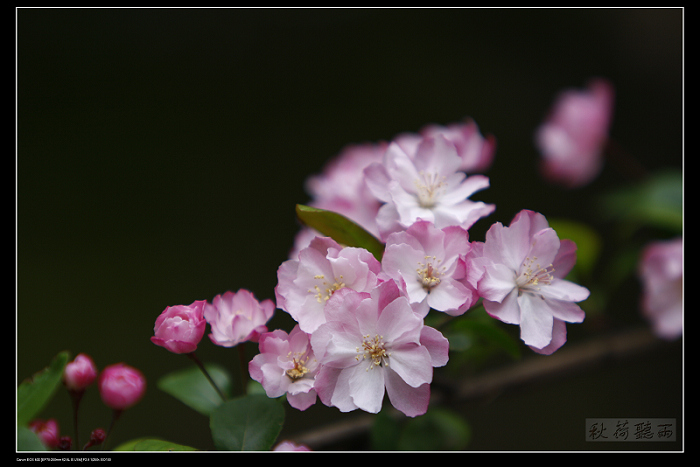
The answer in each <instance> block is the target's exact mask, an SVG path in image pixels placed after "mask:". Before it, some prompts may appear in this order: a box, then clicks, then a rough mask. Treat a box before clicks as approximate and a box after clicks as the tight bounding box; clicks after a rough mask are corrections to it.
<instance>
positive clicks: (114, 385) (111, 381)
mask: <svg viewBox="0 0 700 467" xmlns="http://www.w3.org/2000/svg"><path fill="white" fill-rule="evenodd" d="M97 386H98V388H99V390H100V397H101V398H102V402H104V404H105V405H106V406H107V407H110V408H111V409H114V410H120V411H121V410H126V409H128V408H130V407H132V406H133V405H135V404H136V403H137V402H139V401H140V400H141V398H142V397H143V395H144V393H145V392H146V378H144V376H143V373H141V372H140V371H139V370H137V369H136V368H133V367H131V366H129V365H126V364H124V363H115V364H113V365H109V366H108V367H106V368H105V369H104V370H102V373H100V377H99V379H98V382H97Z"/></svg>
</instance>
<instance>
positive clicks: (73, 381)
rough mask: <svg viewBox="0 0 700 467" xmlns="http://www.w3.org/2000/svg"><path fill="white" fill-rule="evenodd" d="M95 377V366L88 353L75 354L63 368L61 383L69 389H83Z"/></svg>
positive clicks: (78, 390)
mask: <svg viewBox="0 0 700 467" xmlns="http://www.w3.org/2000/svg"><path fill="white" fill-rule="evenodd" d="M96 378H97V367H95V363H94V362H93V361H92V358H90V357H89V356H88V355H85V354H83V353H81V354H78V355H76V357H75V359H73V361H72V362H70V363H68V364H67V365H66V367H65V369H64V370H63V383H64V384H65V385H66V388H68V390H69V391H76V392H80V391H84V390H85V389H86V388H87V387H88V386H90V385H91V384H92V383H93V382H94V381H95V379H96Z"/></svg>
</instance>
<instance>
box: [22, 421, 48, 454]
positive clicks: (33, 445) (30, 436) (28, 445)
mask: <svg viewBox="0 0 700 467" xmlns="http://www.w3.org/2000/svg"><path fill="white" fill-rule="evenodd" d="M17 450H18V451H48V449H46V446H44V444H43V443H42V442H41V440H40V439H39V437H38V436H37V435H36V433H34V432H33V431H32V430H30V429H29V428H28V427H26V426H18V427H17Z"/></svg>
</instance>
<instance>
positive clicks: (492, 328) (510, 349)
mask: <svg viewBox="0 0 700 467" xmlns="http://www.w3.org/2000/svg"><path fill="white" fill-rule="evenodd" d="M446 334H447V338H448V339H449V341H450V348H452V345H453V341H456V342H457V343H459V342H462V341H464V342H466V344H465V348H463V349H455V350H471V347H472V346H473V345H476V342H481V343H482V345H484V344H486V345H487V346H489V347H491V348H496V349H499V350H502V351H504V352H506V353H507V354H508V355H510V356H511V357H513V358H515V359H517V358H520V343H519V341H517V340H515V339H513V337H512V336H511V335H510V334H508V333H507V332H506V331H504V330H503V329H502V328H501V326H500V322H499V321H497V320H495V319H493V318H491V317H490V316H488V314H487V313H486V311H485V310H484V309H483V308H478V309H476V310H473V311H470V312H469V314H467V315H466V316H464V317H463V318H462V319H458V320H455V321H453V322H452V323H450V328H449V331H447V333H446ZM455 338H456V339H455Z"/></svg>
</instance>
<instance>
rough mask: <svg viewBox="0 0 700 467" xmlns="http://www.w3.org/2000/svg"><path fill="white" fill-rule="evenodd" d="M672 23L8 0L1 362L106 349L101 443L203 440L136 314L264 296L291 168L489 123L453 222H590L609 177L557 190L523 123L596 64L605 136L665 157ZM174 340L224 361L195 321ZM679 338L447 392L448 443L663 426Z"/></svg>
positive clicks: (288, 207) (651, 159) (98, 412)
mask: <svg viewBox="0 0 700 467" xmlns="http://www.w3.org/2000/svg"><path fill="white" fill-rule="evenodd" d="M682 28H683V10H681V9H646V10H638V9H553V10H550V9H524V10H521V9H332V10H325V9H291V10H285V9H252V10H249V9H108V8H106V9H29V8H21V9H18V10H17V117H18V118H17V138H18V141H17V172H16V174H17V198H16V199H17V249H16V255H17V256H16V258H17V304H16V318H17V346H16V350H17V379H18V382H19V381H20V380H21V379H23V378H25V377H27V376H29V375H31V374H32V373H33V372H35V371H37V370H38V369H40V368H42V367H44V366H46V365H47V364H48V363H49V361H50V360H51V358H52V357H53V356H54V355H55V354H56V353H57V352H58V351H60V350H69V351H71V352H72V353H73V354H77V353H79V352H86V353H88V354H90V355H92V357H93V358H94V360H95V362H96V364H97V365H98V366H99V367H100V368H102V367H104V366H106V365H108V364H111V363H115V362H118V361H124V362H126V363H128V364H130V365H133V366H135V367H137V368H140V369H141V370H143V371H144V373H145V374H146V376H147V378H148V384H149V387H148V392H147V394H146V396H145V398H144V399H143V401H142V402H141V403H140V404H139V405H138V406H136V407H135V408H133V409H131V410H129V411H128V412H127V413H125V414H124V415H123V417H122V419H121V420H120V422H119V424H118V425H117V427H116V428H115V431H114V433H113V439H112V440H111V442H113V443H115V444H116V443H118V442H121V441H126V440H128V439H131V438H133V437H137V436H160V437H163V438H165V439H168V440H170V441H173V442H178V443H182V444H188V445H192V446H194V447H199V448H202V449H210V448H211V436H210V433H209V428H208V422H207V420H206V419H204V418H203V417H201V416H199V415H198V414H196V413H193V412H192V411H191V410H189V409H188V408H186V407H184V406H183V405H182V404H180V403H179V402H178V401H175V400H174V399H173V398H171V397H170V396H168V395H166V394H163V393H162V392H160V391H159V390H158V389H157V388H156V380H157V379H158V378H159V377H160V376H162V375H164V374H166V373H168V372H170V371H172V370H176V369H180V368H183V367H185V366H188V365H190V362H189V361H188V360H187V359H186V358H185V357H180V356H176V355H173V354H170V353H169V352H167V351H166V350H164V349H162V348H159V347H156V346H155V345H153V344H152V343H151V342H150V340H149V338H150V336H151V335H152V332H153V324H154V322H155V319H156V317H157V316H158V315H159V314H160V312H161V311H162V310H163V309H164V308H165V307H166V306H168V305H176V304H189V303H191V302H192V301H194V300H202V299H207V300H210V299H211V298H213V297H214V296H215V295H216V294H219V293H223V292H225V291H226V290H238V289H239V288H247V289H249V290H251V291H253V292H254V293H255V294H256V296H257V297H258V298H259V299H265V298H274V292H273V289H274V287H275V285H276V281H277V279H276V270H277V267H278V266H279V264H280V263H281V262H282V261H284V260H285V259H286V258H287V252H288V250H289V249H290V247H291V246H292V240H293V235H294V234H295V233H296V231H297V229H298V224H297V222H296V219H295V215H294V205H295V204H296V203H304V202H306V201H308V197H307V195H306V193H305V192H304V187H303V185H304V180H305V178H306V177H307V176H308V175H310V174H313V173H316V172H319V171H320V170H321V168H322V166H323V164H324V163H325V161H327V160H328V159H329V158H330V157H332V156H334V155H336V154H337V153H338V152H339V151H340V150H341V149H342V148H343V146H345V145H347V144H350V143H361V142H365V141H379V140H390V139H391V138H392V137H393V136H395V135H396V134H398V133H400V132H404V131H417V130H418V129H420V128H421V127H422V126H424V125H425V124H427V123H441V124H447V123H451V122H455V121H458V120H461V119H463V118H465V117H473V118H474V119H475V120H476V122H477V123H478V125H479V126H480V128H481V130H482V132H483V133H492V134H494V135H495V137H496V139H497V141H498V149H497V153H496V159H495V163H494V165H493V167H492V168H491V170H490V171H489V172H488V173H487V174H488V175H489V176H490V178H491V187H490V188H489V189H487V190H485V191H483V192H481V193H479V194H478V195H475V196H474V199H478V200H483V201H486V202H492V203H495V204H496V206H497V209H496V212H495V213H494V214H493V215H492V216H491V217H490V218H489V219H488V220H484V221H481V222H479V223H478V224H477V225H476V226H475V227H474V228H473V229H472V231H471V233H470V235H471V238H472V239H473V240H481V239H483V234H484V232H485V230H486V229H487V228H488V226H489V225H490V223H491V222H495V221H501V222H504V223H507V222H509V221H510V219H511V218H512V217H513V215H514V214H515V213H516V212H517V211H519V210H521V209H523V208H527V209H532V210H535V211H539V212H542V213H544V214H545V215H547V216H552V217H567V216H568V217H575V218H577V219H579V220H582V221H585V222H589V223H591V224H592V225H594V226H595V227H596V228H598V229H600V230H601V232H602V233H605V234H607V233H609V232H608V230H607V229H608V228H609V226H606V225H605V224H603V223H601V222H600V221H599V218H598V215H597V210H596V209H595V208H596V206H595V203H596V196H597V195H598V194H599V193H601V192H603V191H605V190H607V189H610V188H614V187H617V186H619V185H620V183H623V182H625V181H626V180H625V179H624V178H622V176H621V175H620V174H619V173H617V172H615V171H614V170H613V168H612V167H611V166H610V165H608V166H606V171H605V172H604V173H603V174H602V175H601V176H600V177H599V178H598V179H597V180H596V181H595V182H594V183H593V184H591V185H590V186H588V187H585V188H583V189H580V190H576V191H565V190H562V189H559V188H557V187H554V186H552V185H548V184H546V183H544V182H543V181H542V180H541V178H540V177H539V176H538V174H537V170H536V169H537V160H538V155H537V152H536V150H535V148H534V146H533V132H534V130H535V128H536V127H537V125H538V124H539V123H540V122H541V120H542V118H543V117H544V115H545V114H546V112H547V110H548V108H549V107H550V105H551V104H552V102H553V100H554V97H555V95H556V93H557V92H559V91H560V90H561V89H563V88H567V87H582V86H584V85H585V83H586V81H587V80H588V79H589V78H591V77H594V76H603V77H606V78H608V79H610V80H611V81H612V83H613V84H614V85H615V87H616V107H615V116H614V121H613V125H612V128H611V134H612V135H613V137H614V138H615V139H616V140H617V141H618V142H619V143H620V144H621V145H622V146H623V147H625V148H626V149H627V150H628V151H629V153H630V154H633V155H634V156H635V157H636V158H637V159H638V160H640V161H641V162H642V163H643V164H644V165H646V167H647V168H648V169H650V170H656V169H661V168H668V167H673V168H680V167H681V165H682V150H683V146H682V123H683V120H682V116H683V114H682V104H683V87H682V84H683V71H682V65H683V53H682V52H683V50H682V46H683V29H682ZM606 238H607V237H606ZM638 294H639V289H638V285H637V283H636V281H634V280H630V281H628V282H627V283H626V284H625V288H624V290H622V291H620V293H619V294H617V295H616V301H615V304H614V305H612V306H611V307H612V308H611V309H610V310H607V311H608V312H609V313H610V314H611V315H612V316H613V318H612V321H613V322H615V323H618V322H623V323H630V324H633V325H644V323H643V321H642V320H641V318H639V315H638V308H637V306H638V305H637V298H638ZM280 313H281V312H280ZM288 324H289V321H288V320H286V319H285V317H284V316H279V313H278V316H277V317H276V318H275V319H274V321H273V323H272V326H275V325H280V326H286V325H288ZM573 327H574V326H570V329H571V328H573ZM578 329H579V330H580V331H581V333H582V334H583V336H582V337H585V336H586V335H594V334H595V333H596V329H595V328H594V327H593V326H591V325H589V324H586V323H584V324H582V325H578ZM573 332H574V333H575V332H577V331H573ZM573 340H574V338H573V337H571V338H570V341H569V344H567V345H572V343H573ZM248 350H249V352H250V353H251V356H252V354H253V353H254V352H255V348H249V349H248ZM198 353H199V355H200V357H201V358H202V359H203V360H207V361H216V362H219V363H222V364H224V365H226V366H227V367H230V368H231V369H232V371H236V369H237V362H236V356H235V352H234V351H231V350H229V349H224V348H219V347H215V346H214V345H213V344H211V343H210V342H209V341H208V339H206V338H205V341H203V342H202V344H201V345H200V350H199V351H198ZM680 358H681V347H680V345H675V346H671V349H670V350H667V351H665V352H663V353H662V354H661V356H659V357H655V358H648V356H647V357H645V359H644V360H642V361H636V362H633V363H630V364H625V365H623V366H622V367H620V368H618V367H613V368H607V367H606V368H603V369H602V370H599V371H595V372H591V373H585V374H583V375H579V376H577V377H573V378H569V379H565V380H563V381H561V382H559V383H556V384H555V383H553V384H552V385H543V386H539V388H540V389H532V390H530V391H529V392H528V391H526V392H525V393H516V394H512V395H510V396H503V397H502V398H501V399H500V400H498V401H496V402H493V403H490V404H485V405H484V404H481V405H477V406H475V407H471V408H468V410H466V411H465V416H466V417H467V418H468V419H469V421H470V423H471V424H472V429H473V432H474V438H473V443H472V447H473V448H474V449H488V450H491V449H517V450H522V449H538V450H542V449H555V450H562V449H601V448H602V446H600V444H596V445H594V446H591V444H590V443H588V444H586V443H585V442H583V439H584V433H583V427H584V420H585V418H586V417H588V418H594V417H618V416H621V417H677V418H678V419H679V422H680V420H681V417H682V411H681V392H680V391H681V374H682V367H681V360H680ZM576 378H578V379H576ZM612 395H615V396H616V397H613V396H612ZM519 398H523V400H520V399H519ZM319 405H320V404H317V406H316V407H314V408H313V411H312V412H310V413H309V415H308V416H307V417H306V418H304V417H303V416H301V417H300V416H299V415H300V414H298V413H290V412H288V414H289V415H288V416H289V422H288V425H287V427H286V428H285V430H288V431H285V433H287V432H294V431H295V430H299V429H303V428H308V427H310V425H313V423H315V422H316V421H317V420H320V419H323V418H332V417H334V416H335V415H336V414H337V410H336V409H334V408H326V407H323V406H320V407H319ZM69 413H70V412H69V399H68V396H67V395H65V394H62V393H59V394H58V395H57V397H56V399H55V401H54V402H53V403H52V404H51V405H50V406H49V407H48V408H47V409H46V411H45V413H44V416H45V417H47V418H48V417H56V418H58V419H59V422H60V423H61V426H62V428H63V431H64V432H67V433H71V432H72V428H71V423H70V416H69ZM312 414H313V415H312ZM550 414H551V415H550ZM82 415H83V420H84V429H83V434H82V435H81V436H83V437H87V433H89V430H91V429H92V428H95V427H97V426H103V427H106V425H107V424H108V423H109V417H110V416H109V412H108V411H107V409H106V408H105V407H104V406H102V405H101V403H100V402H99V397H98V395H97V392H96V390H93V391H91V392H89V393H88V394H87V395H86V399H85V412H84V413H83V414H82ZM301 415H305V414H301ZM535 424H536V425H537V426H540V427H543V426H547V425H549V431H543V432H541V431H538V430H535V429H534V428H533V426H534V425H535ZM553 426H556V427H559V428H553ZM561 427H565V429H562V428H561ZM552 430H554V431H552ZM552 433H554V434H552ZM557 434H558V435H557ZM617 447H619V448H621V449H629V448H633V447H636V445H635V446H617ZM675 447H676V448H677V447H678V445H677V444H676V445H675ZM605 448H606V449H608V448H610V446H605ZM652 448H653V449H665V448H667V446H661V445H660V444H657V445H653V446H652Z"/></svg>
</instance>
